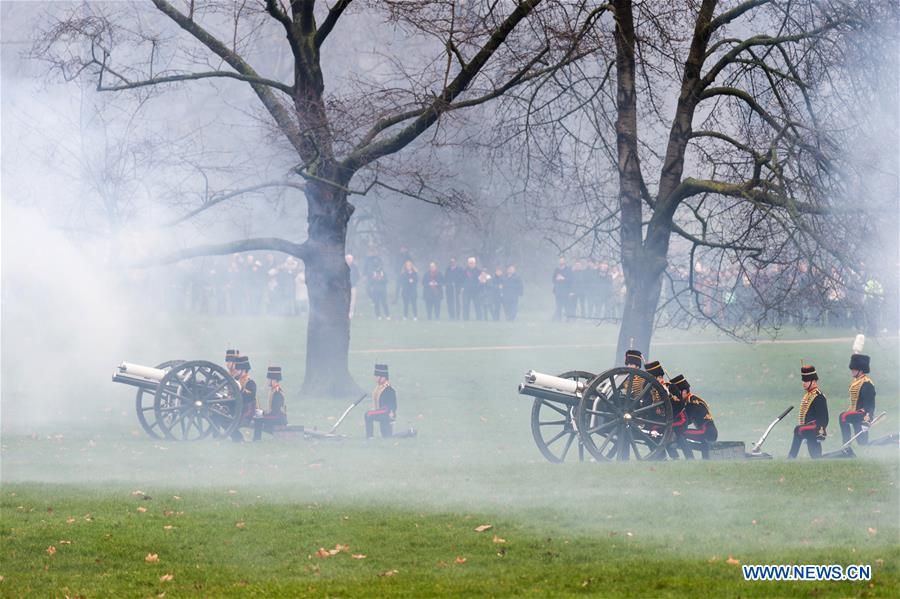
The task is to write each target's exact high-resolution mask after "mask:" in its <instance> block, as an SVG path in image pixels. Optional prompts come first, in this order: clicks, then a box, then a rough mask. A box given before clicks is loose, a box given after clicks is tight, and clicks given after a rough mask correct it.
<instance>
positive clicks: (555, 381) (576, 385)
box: [525, 370, 584, 395]
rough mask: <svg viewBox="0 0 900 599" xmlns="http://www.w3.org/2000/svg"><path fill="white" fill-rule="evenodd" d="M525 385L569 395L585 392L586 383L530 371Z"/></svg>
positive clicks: (526, 374) (526, 376) (527, 373)
mask: <svg viewBox="0 0 900 599" xmlns="http://www.w3.org/2000/svg"><path fill="white" fill-rule="evenodd" d="M525 383H526V384H532V385H538V386H540V387H546V388H548V389H553V390H554V391H560V392H562V393H567V394H569V395H572V394H574V393H577V392H579V391H583V390H584V383H580V382H578V381H577V380H572V379H564V378H561V377H558V376H553V375H551V374H544V373H541V372H535V371H534V370H529V371H528V372H526V373H525Z"/></svg>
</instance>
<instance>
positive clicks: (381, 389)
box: [372, 382, 391, 410]
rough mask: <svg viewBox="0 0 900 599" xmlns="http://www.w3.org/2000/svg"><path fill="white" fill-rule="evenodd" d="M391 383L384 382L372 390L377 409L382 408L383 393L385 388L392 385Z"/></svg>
mask: <svg viewBox="0 0 900 599" xmlns="http://www.w3.org/2000/svg"><path fill="white" fill-rule="evenodd" d="M390 386H391V384H390V383H389V382H384V383H381V384H379V385H377V386H376V387H375V390H374V391H372V402H373V403H374V405H375V408H374V409H376V410H378V409H380V408H381V394H382V393H384V390H385V389H387V388H388V387H390Z"/></svg>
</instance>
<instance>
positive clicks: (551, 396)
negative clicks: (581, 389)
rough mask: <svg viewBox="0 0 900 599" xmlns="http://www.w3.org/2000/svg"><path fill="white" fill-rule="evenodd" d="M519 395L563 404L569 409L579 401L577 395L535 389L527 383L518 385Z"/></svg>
mask: <svg viewBox="0 0 900 599" xmlns="http://www.w3.org/2000/svg"><path fill="white" fill-rule="evenodd" d="M519 393H521V394H522V395H530V396H531V397H536V398H538V399H546V400H547V401H552V402H556V403H561V404H565V405H567V406H570V407H572V406H575V405H577V404H578V400H579V399H581V397H580V396H579V395H575V394H569V393H563V392H562V391H558V390H556V389H548V388H546V387H537V386H535V385H531V384H529V383H522V384H521V385H519Z"/></svg>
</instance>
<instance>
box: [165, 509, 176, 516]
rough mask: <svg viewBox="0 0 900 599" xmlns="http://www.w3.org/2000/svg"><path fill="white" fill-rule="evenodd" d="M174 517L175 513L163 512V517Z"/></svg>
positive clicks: (170, 511)
mask: <svg viewBox="0 0 900 599" xmlns="http://www.w3.org/2000/svg"><path fill="white" fill-rule="evenodd" d="M174 515H175V512H173V511H172V510H166V511H164V512H163V516H174Z"/></svg>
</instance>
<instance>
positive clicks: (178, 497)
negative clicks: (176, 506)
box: [172, 495, 181, 501]
mask: <svg viewBox="0 0 900 599" xmlns="http://www.w3.org/2000/svg"><path fill="white" fill-rule="evenodd" d="M172 499H174V500H175V501H178V500H179V499H181V496H180V495H172Z"/></svg>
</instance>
